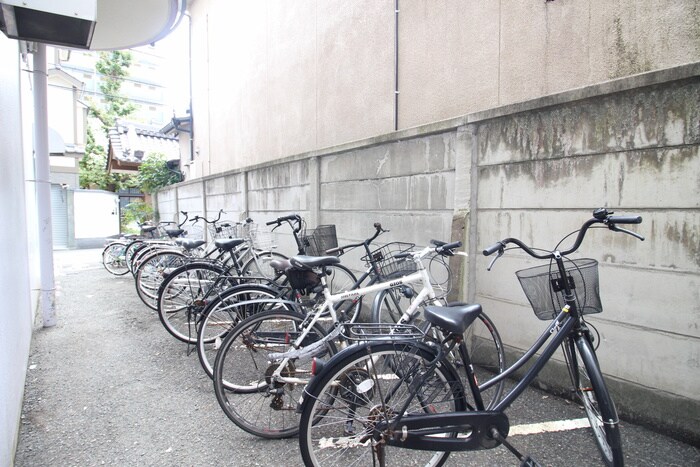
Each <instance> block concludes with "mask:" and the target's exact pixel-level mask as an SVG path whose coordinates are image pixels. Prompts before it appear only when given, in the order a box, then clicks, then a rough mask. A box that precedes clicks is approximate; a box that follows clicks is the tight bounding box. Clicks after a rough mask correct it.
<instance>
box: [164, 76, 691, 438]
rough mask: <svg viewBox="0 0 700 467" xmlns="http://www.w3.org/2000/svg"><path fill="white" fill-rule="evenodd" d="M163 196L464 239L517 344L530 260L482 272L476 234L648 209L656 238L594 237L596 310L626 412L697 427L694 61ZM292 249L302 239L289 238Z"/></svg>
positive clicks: (475, 296) (534, 238)
mask: <svg viewBox="0 0 700 467" xmlns="http://www.w3.org/2000/svg"><path fill="white" fill-rule="evenodd" d="M203 186H206V191H205V192H204V191H203V190H202V187H203ZM176 193H177V196H176ZM202 193H204V195H202ZM197 196H200V197H201V198H199V199H198V198H197ZM175 198H177V200H178V201H177V202H175ZM158 203H159V209H160V211H161V217H163V214H164V213H173V212H174V211H175V210H174V209H173V205H174V204H177V205H179V206H180V207H179V209H180V210H187V209H184V208H183V205H188V206H193V207H195V208H196V207H199V208H198V209H200V210H206V211H207V212H208V213H209V214H210V215H215V214H216V212H217V211H218V209H220V208H223V209H225V210H227V211H228V212H229V214H231V215H233V216H239V217H241V218H242V217H244V216H247V215H250V216H252V217H253V218H254V219H255V220H256V221H258V222H261V223H262V222H265V221H267V220H270V219H274V218H275V217H277V216H279V215H284V214H288V213H292V212H298V213H300V214H301V215H302V216H304V217H305V218H306V219H307V221H308V222H309V226H311V227H313V226H315V225H317V224H327V223H333V224H336V226H337V228H338V235H339V240H340V242H341V243H344V242H350V241H359V240H361V239H363V238H365V237H366V236H367V235H369V234H370V233H371V232H372V223H374V222H381V223H382V224H383V225H384V226H385V228H388V229H390V230H391V232H390V233H389V234H387V235H385V236H383V237H382V238H381V240H382V241H385V242H388V241H392V240H401V241H409V242H415V243H417V244H426V243H427V242H428V241H429V239H431V238H438V239H444V240H449V239H453V240H454V239H459V240H462V241H463V242H464V243H465V250H467V251H469V253H470V259H469V262H468V264H466V265H463V266H462V267H457V269H458V270H459V272H460V274H461V275H462V277H463V278H462V282H461V283H460V284H459V287H460V295H461V297H462V298H468V299H470V300H473V301H478V302H480V303H483V304H484V306H485V309H486V310H487V311H488V313H489V314H490V315H491V316H492V317H493V318H494V321H495V323H496V325H497V326H498V328H499V330H500V332H501V335H502V337H503V340H504V342H505V343H506V344H507V346H508V350H509V352H510V353H511V357H512V356H513V355H515V354H517V353H519V352H521V351H522V350H523V349H525V348H526V347H527V346H528V344H529V343H530V342H531V341H532V340H533V338H534V337H536V336H537V335H538V334H539V333H540V332H541V330H542V329H543V324H544V323H543V322H542V321H538V320H537V319H536V318H535V317H534V314H533V312H532V310H531V309H530V308H529V306H528V305H527V301H526V299H525V296H524V294H523V293H522V291H521V290H520V287H519V285H518V283H517V281H516V278H515V276H514V272H515V271H516V270H518V269H522V268H525V267H529V266H532V265H534V264H535V263H533V262H532V261H531V260H529V259H528V258H526V257H525V256H524V255H523V254H518V253H517V252H514V253H512V254H509V255H507V256H506V257H504V258H503V259H501V260H500V261H499V262H498V263H497V267H496V268H495V270H494V271H492V272H489V273H487V272H486V264H487V260H486V258H484V257H483V256H482V255H480V253H479V251H480V249H481V248H483V247H484V246H487V245H490V244H492V243H494V242H495V241H497V240H500V239H502V238H505V237H508V236H514V237H518V238H521V239H522V240H524V241H525V242H526V243H528V244H533V245H535V246H540V247H543V248H555V246H556V244H557V242H558V241H559V240H560V239H561V238H562V237H564V236H565V235H567V234H568V233H570V232H571V231H572V230H574V229H575V228H577V227H578V226H580V225H581V224H582V223H583V221H585V220H586V219H588V218H589V217H590V214H591V210H592V209H593V208H596V207H602V206H605V207H608V208H611V209H614V210H616V211H618V212H619V213H633V214H641V215H642V216H643V217H644V223H643V224H642V225H640V226H635V227H634V230H636V231H638V232H640V233H641V234H642V235H644V236H645V237H646V241H645V242H639V241H637V240H635V239H634V238H632V237H629V236H625V235H623V234H615V233H612V232H609V231H607V230H592V231H591V232H590V233H589V235H588V236H587V238H586V242H585V243H584V245H583V247H582V249H581V255H582V256H585V257H592V258H595V259H597V260H598V261H599V262H600V277H601V295H602V299H603V304H604V309H605V311H604V313H602V314H600V315H595V316H590V318H589V321H590V323H591V324H592V325H594V326H595V328H596V329H597V330H598V332H599V333H600V336H599V337H600V339H599V340H600V341H601V346H600V350H599V356H600V359H601V364H602V367H603V370H604V372H605V373H606V374H607V375H608V376H609V377H610V378H609V381H610V382H611V383H610V384H611V386H612V388H613V390H614V391H615V396H616V400H617V401H618V403H619V406H620V409H621V412H622V413H623V414H625V415H626V416H628V417H631V418H637V419H641V420H647V421H653V422H654V423H657V424H659V423H660V424H662V426H664V427H666V428H668V429H675V430H678V432H679V433H681V434H682V435H685V436H691V437H692V436H695V439H700V436H699V435H700V433H698V429H697V427H698V426H699V425H698V424H697V420H698V416H699V414H700V409H699V406H700V401H699V399H698V395H697V388H698V387H699V386H700V368H699V366H700V364H699V363H698V362H700V354H699V352H700V345H698V344H700V331H698V326H697V323H698V322H699V321H700V306H699V305H698V303H700V296H699V295H698V290H700V65H698V64H695V65H689V66H685V67H679V68H676V69H671V70H666V71H663V72H656V73H650V74H645V75H640V76H637V77H633V78H625V79H621V80H616V81H611V82H609V83H605V84H602V85H597V86H591V87H587V88H582V89H580V90H576V91H569V92H565V93H561V94H558V95H553V96H549V97H547V98H542V99H536V100H532V101H528V102H525V103H522V104H518V105H512V106H506V107H501V108H495V109H492V110H490V111H485V112H481V113H476V114H470V115H466V116H464V117H461V118H457V119H452V120H448V121H444V122H439V123H435V124H433V125H427V126H423V127H417V128H413V129H410V130H405V131H401V132H397V133H389V134H386V135H382V136H379V137H376V138H371V139H367V140H364V141H358V142H354V143H349V144H345V145H341V146H337V147H334V148H331V149H329V150H327V151H314V152H310V153H303V154H299V155H296V156H293V157H290V158H287V159H285V160H282V161H280V162H277V163H268V164H261V165H257V166H251V167H249V168H247V169H241V170H236V171H231V172H228V173H225V174H223V175H221V176H212V177H207V178H205V179H203V180H199V181H193V182H186V183H183V184H180V185H178V186H177V187H173V188H170V189H168V190H163V191H162V192H161V193H159V194H158ZM202 206H205V208H204V207H202ZM229 217H231V216H229ZM285 242H286V243H285ZM281 249H282V251H283V252H287V253H294V250H293V249H292V248H291V242H290V241H289V239H287V240H284V239H283V241H282V248H281ZM344 262H345V263H346V264H348V265H349V266H351V267H353V268H355V269H359V267H360V265H361V263H360V261H359V255H357V254H356V255H349V257H347V258H344ZM559 370H560V368H558V365H557V364H556V363H554V364H552V365H549V366H548V369H547V371H546V372H545V373H544V374H543V384H546V385H549V386H552V385H554V386H555V385H556V384H554V382H555V381H559V382H561V381H563V380H562V379H561V376H562V375H561V373H558V371H559ZM669 414H672V416H670V417H669V416H668V415H669Z"/></svg>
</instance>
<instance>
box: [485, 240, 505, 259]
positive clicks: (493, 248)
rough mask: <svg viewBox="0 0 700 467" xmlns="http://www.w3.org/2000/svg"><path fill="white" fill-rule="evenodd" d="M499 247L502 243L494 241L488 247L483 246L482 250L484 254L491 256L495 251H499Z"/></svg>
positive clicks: (501, 246)
mask: <svg viewBox="0 0 700 467" xmlns="http://www.w3.org/2000/svg"><path fill="white" fill-rule="evenodd" d="M501 248H503V243H501V242H498V243H494V244H493V245H491V246H490V247H488V248H484V251H483V253H484V256H491V255H492V254H494V253H495V252H497V251H499V250H500V249H501Z"/></svg>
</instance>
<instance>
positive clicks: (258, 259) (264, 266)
mask: <svg viewBox="0 0 700 467" xmlns="http://www.w3.org/2000/svg"><path fill="white" fill-rule="evenodd" d="M251 253H252V255H253V256H252V258H250V259H249V260H248V261H246V263H245V264H244V265H243V267H242V269H241V274H242V275H243V276H251V277H253V278H256V277H258V278H264V279H267V280H275V279H277V277H278V274H277V271H275V270H274V269H273V268H272V266H270V263H271V262H272V261H275V260H278V261H279V260H285V259H288V258H287V257H286V256H285V255H283V254H282V253H277V252H276V251H256V250H251Z"/></svg>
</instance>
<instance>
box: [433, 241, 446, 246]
mask: <svg viewBox="0 0 700 467" xmlns="http://www.w3.org/2000/svg"><path fill="white" fill-rule="evenodd" d="M430 244H431V245H435V246H443V245H447V242H443V241H440V240H435V239H431V240H430Z"/></svg>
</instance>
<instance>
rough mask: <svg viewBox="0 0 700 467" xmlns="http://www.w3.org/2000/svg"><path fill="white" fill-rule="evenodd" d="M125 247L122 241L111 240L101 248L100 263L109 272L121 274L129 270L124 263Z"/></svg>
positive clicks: (116, 274)
mask: <svg viewBox="0 0 700 467" xmlns="http://www.w3.org/2000/svg"><path fill="white" fill-rule="evenodd" d="M126 248H127V245H126V243H124V242H112V243H110V244H109V245H107V246H106V247H104V249H103V250H102V265H103V266H104V268H105V269H106V270H107V272H109V273H110V274H114V275H115V276H123V275H125V274H126V273H128V272H129V268H128V267H127V265H126Z"/></svg>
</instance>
